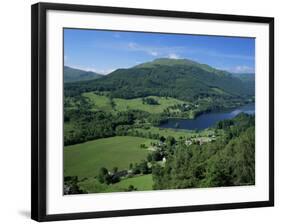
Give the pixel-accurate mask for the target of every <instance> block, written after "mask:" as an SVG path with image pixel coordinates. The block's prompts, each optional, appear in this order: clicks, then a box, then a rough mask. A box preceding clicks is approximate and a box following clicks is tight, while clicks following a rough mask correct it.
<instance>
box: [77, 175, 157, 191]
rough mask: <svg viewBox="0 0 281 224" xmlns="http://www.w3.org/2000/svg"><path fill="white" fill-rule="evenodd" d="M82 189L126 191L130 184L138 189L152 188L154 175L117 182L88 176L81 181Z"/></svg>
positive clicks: (146, 189)
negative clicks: (104, 182)
mask: <svg viewBox="0 0 281 224" xmlns="http://www.w3.org/2000/svg"><path fill="white" fill-rule="evenodd" d="M79 186H80V187H81V189H83V190H85V191H87V192H91V193H101V192H122V191H126V190H127V189H128V188H129V186H134V187H135V188H136V189H137V190H138V191H148V190H152V189H153V188H152V186H153V180H152V175H151V174H147V175H141V176H135V177H131V178H126V179H121V181H120V182H118V183H115V184H110V185H107V184H101V183H100V182H99V181H98V180H97V179H95V178H88V179H85V180H83V181H81V182H80V183H79Z"/></svg>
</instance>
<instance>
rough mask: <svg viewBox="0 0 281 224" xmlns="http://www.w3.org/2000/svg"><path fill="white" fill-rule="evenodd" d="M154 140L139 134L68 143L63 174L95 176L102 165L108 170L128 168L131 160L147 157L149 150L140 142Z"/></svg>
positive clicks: (134, 161) (137, 160)
mask: <svg viewBox="0 0 281 224" xmlns="http://www.w3.org/2000/svg"><path fill="white" fill-rule="evenodd" d="M152 141H153V140H150V139H146V138H140V137H130V136H119V137H111V138H103V139H98V140H94V141H89V142H85V143H82V144H76V145H72V146H67V147H65V148H64V170H65V173H64V175H65V176H78V177H79V178H84V177H94V176H96V175H97V173H98V172H99V169H100V168H101V167H106V168H107V169H108V170H111V169H113V167H118V169H119V170H122V169H128V167H129V165H130V163H136V162H140V161H141V160H142V159H145V158H146V156H147V154H148V153H149V151H148V150H146V149H143V148H140V145H141V144H145V145H147V146H149V145H150V142H152Z"/></svg>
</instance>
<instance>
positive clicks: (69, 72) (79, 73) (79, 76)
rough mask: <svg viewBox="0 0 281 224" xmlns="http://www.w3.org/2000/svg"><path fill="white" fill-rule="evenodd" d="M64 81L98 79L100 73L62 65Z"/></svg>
mask: <svg viewBox="0 0 281 224" xmlns="http://www.w3.org/2000/svg"><path fill="white" fill-rule="evenodd" d="M63 76H64V82H77V81H85V80H92V79H98V78H100V77H102V75H100V74H97V73H95V72H91V71H84V70H81V69H76V68H71V67H68V66H64V67H63Z"/></svg>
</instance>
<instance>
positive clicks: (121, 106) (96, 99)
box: [82, 92, 185, 114]
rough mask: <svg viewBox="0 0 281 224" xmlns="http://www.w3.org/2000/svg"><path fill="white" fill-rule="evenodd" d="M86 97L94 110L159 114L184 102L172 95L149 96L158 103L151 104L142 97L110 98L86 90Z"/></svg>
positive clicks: (84, 94)
mask: <svg viewBox="0 0 281 224" xmlns="http://www.w3.org/2000/svg"><path fill="white" fill-rule="evenodd" d="M82 95H83V96H84V97H86V98H88V99H89V100H90V103H91V104H92V109H93V110H102V111H110V112H112V111H114V110H115V111H127V110H143V111H146V112H149V113H153V114H158V113H161V112H163V111H164V110H165V109H166V108H168V107H170V106H173V105H177V104H183V103H185V102H184V101H181V100H178V99H175V98H172V97H158V96H149V98H153V99H155V100H156V101H157V102H158V104H157V105H150V104H143V102H142V98H135V99H121V98H113V99H110V98H109V97H107V96H106V95H101V94H99V95H98V94H96V93H94V92H86V93H83V94H82Z"/></svg>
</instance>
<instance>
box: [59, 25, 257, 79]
mask: <svg viewBox="0 0 281 224" xmlns="http://www.w3.org/2000/svg"><path fill="white" fill-rule="evenodd" d="M156 58H174V59H179V58H187V59H191V60H195V61H197V62H200V63H204V64H208V65H210V66H213V67H215V68H218V69H223V70H227V71H230V72H246V73H248V72H254V71H255V39H253V38H238V37H221V36H200V35H186V34H181V35H179V34H159V33H142V32H117V31H101V30H83V29H64V64H65V65H67V66H71V67H74V68H80V69H84V70H87V71H95V72H98V73H101V74H108V73H110V72H112V71H114V70H115V69H117V68H129V67H132V66H135V65H137V64H140V63H143V62H147V61H152V60H154V59H156Z"/></svg>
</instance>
